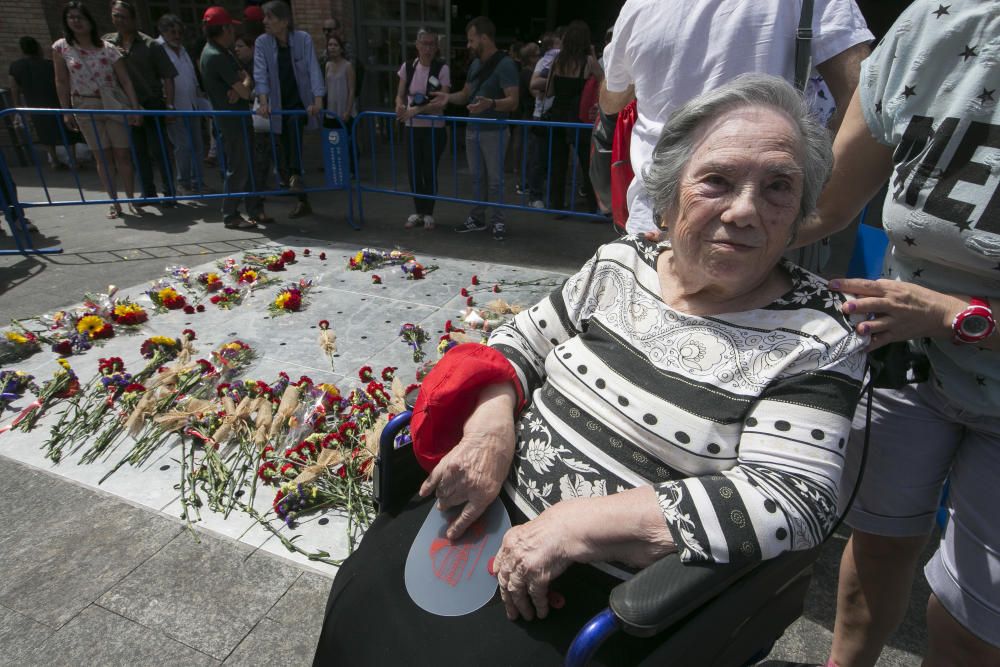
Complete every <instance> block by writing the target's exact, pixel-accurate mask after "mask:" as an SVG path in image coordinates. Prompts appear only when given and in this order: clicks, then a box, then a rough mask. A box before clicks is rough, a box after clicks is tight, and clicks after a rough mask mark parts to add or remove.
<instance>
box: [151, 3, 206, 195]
mask: <svg viewBox="0 0 1000 667" xmlns="http://www.w3.org/2000/svg"><path fill="white" fill-rule="evenodd" d="M156 27H157V29H158V30H159V31H160V36H159V37H158V38H157V39H156V41H157V42H159V43H160V44H162V45H163V50H164V51H166V52H167V55H168V56H169V57H170V62H172V63H173V64H174V69H176V70H177V76H176V77H174V104H173V108H174V109H177V110H179V111H193V110H197V109H198V98H199V97H202V94H201V91H200V90H199V87H198V75H197V74H196V73H195V69H194V63H193V62H192V61H191V56H189V55H188V52H187V49H185V48H184V44H183V41H182V39H183V36H184V24H183V23H181V20H180V18H179V17H178V16H176V15H174V14H164V15H163V16H161V17H160V20H159V21H157V23H156ZM167 137H168V138H169V139H170V144H171V145H172V146H173V148H174V161H175V162H176V163H177V190H178V194H181V195H190V194H195V193H198V192H201V190H202V177H201V156H202V155H204V152H205V150H204V144H203V142H202V138H201V122H200V119H199V118H193V117H185V118H168V119H167Z"/></svg>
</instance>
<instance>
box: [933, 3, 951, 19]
mask: <svg viewBox="0 0 1000 667" xmlns="http://www.w3.org/2000/svg"><path fill="white" fill-rule="evenodd" d="M949 9H951V5H938V8H937V9H935V10H934V11H933V12H931V14H936V15H937V18H941V17H942V16H944V15H945V14H949V15H950V13H951V12H949V11H948V10H949Z"/></svg>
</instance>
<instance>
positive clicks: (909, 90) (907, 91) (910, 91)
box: [903, 86, 917, 99]
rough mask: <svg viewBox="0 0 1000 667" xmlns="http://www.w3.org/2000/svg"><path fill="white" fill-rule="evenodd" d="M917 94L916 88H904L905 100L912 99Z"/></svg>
mask: <svg viewBox="0 0 1000 667" xmlns="http://www.w3.org/2000/svg"><path fill="white" fill-rule="evenodd" d="M916 94H917V87H916V86H903V99H906V98H908V97H910V96H911V95H916Z"/></svg>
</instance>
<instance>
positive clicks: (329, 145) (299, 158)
mask: <svg viewBox="0 0 1000 667" xmlns="http://www.w3.org/2000/svg"><path fill="white" fill-rule="evenodd" d="M11 114H17V115H19V116H20V118H21V121H22V123H23V125H24V127H25V128H28V127H29V125H28V119H29V118H30V117H31V116H32V115H55V116H56V117H57V120H58V126H59V132H60V137H61V138H62V142H63V144H62V145H63V147H64V149H65V150H66V153H67V158H68V161H69V166H70V171H71V173H72V175H73V180H74V183H75V188H76V191H77V193H78V198H64V199H53V196H52V193H51V192H50V190H49V180H50V179H47V178H46V174H45V171H44V170H43V168H42V165H41V164H40V163H39V159H38V154H37V152H36V151H35V146H34V143H33V141H32V139H31V132H30V131H28V132H26V133H25V134H26V136H27V143H28V146H27V147H28V152H29V155H30V156H31V160H32V165H33V166H34V172H35V175H36V176H37V178H38V184H39V185H40V186H41V188H42V191H43V193H44V199H41V200H37V201H25V200H22V199H21V198H19V197H18V194H17V188H16V186H15V184H14V179H13V178H12V176H11V170H10V169H9V168H8V165H7V162H6V160H5V159H4V157H3V155H2V154H0V206H2V208H3V214H4V217H5V218H6V219H7V223H8V226H9V227H10V229H11V231H12V232H13V239H14V244H15V246H16V250H0V255H11V254H29V253H35V254H52V253H58V252H62V249H61V248H58V247H56V248H45V249H36V248H35V246H34V243H33V241H32V239H31V236H30V234H29V233H28V230H27V227H26V225H25V223H24V211H25V209H28V208H33V207H34V208H38V207H46V206H78V205H80V204H140V205H145V204H151V203H166V202H177V201H198V200H210V199H226V198H230V197H232V198H243V197H247V196H249V197H255V196H275V195H297V194H300V193H309V192H328V191H339V190H344V191H347V192H348V198H347V200H348V213H347V222H348V224H350V225H351V227H353V228H354V229H360V227H359V226H358V225H356V224H355V222H354V196H353V193H352V192H350V191H351V188H352V184H351V181H350V178H349V177H344V174H345V172H346V171H347V170H346V169H344V168H343V163H346V162H347V161H348V160H349V158H350V156H349V154H348V152H347V149H346V146H342V145H341V144H342V143H346V132H345V131H344V130H327V129H324V130H323V131H322V134H323V136H324V137H325V138H326V142H324V143H323V155H324V161H323V164H324V169H325V170H326V171H327V172H331V171H336V172H337V173H327V174H326V178H325V180H324V182H323V185H322V186H319V187H303V188H301V189H297V190H295V191H292V190H288V189H281V188H261V187H259V186H258V184H257V182H256V174H255V173H254V172H255V170H254V160H255V155H254V151H253V145H254V144H253V141H252V140H251V136H252V129H248V125H250V126H252V117H253V113H252V112H251V111H166V110H104V109H30V108H11V109H4V110H3V111H0V122H3V119H4V117H5V116H9V115H11ZM274 114H276V115H283V116H296V115H297V116H305V115H306V112H305V111H303V110H297V111H275V112H274ZM65 115H72V116H74V117H75V118H78V119H79V121H78V122H80V123H88V122H89V128H88V129H89V130H92V131H93V136H94V138H95V140H96V143H97V146H92V147H90V148H91V152H92V153H93V155H94V159H95V161H97V160H100V165H101V167H102V171H103V173H105V174H108V175H109V176H108V178H109V179H110V178H112V177H113V175H114V171H113V170H111V169H109V167H110V166H111V164H112V160H113V157H112V156H111V155H109V151H108V150H105V148H106V147H105V146H103V145H102V144H101V138H100V137H101V134H100V131H99V129H98V126H97V120H98V119H99V118H100V117H102V116H118V117H122V118H123V120H125V121H126V122H125V127H126V129H127V131H128V139H129V149H128V150H129V153H130V155H131V160H132V164H131V167H132V169H133V181H132V185H133V191H135V190H136V187H138V189H139V190H141V189H142V183H141V178H140V177H139V176H138V174H137V173H136V172H137V171H138V169H137V167H138V164H139V158H140V156H139V155H137V153H136V144H135V139H134V137H133V132H134V131H135V129H136V128H134V127H133V126H132V125H130V124H129V123H128V121H129V120H130V117H139V118H144V117H148V118H149V119H152V122H154V123H155V127H156V138H157V143H158V146H156V147H154V148H153V150H154V151H156V153H157V158H158V159H159V160H160V161H161V164H162V165H167V166H169V168H166V169H163V170H162V171H163V176H164V178H165V180H166V183H165V184H164V185H165V186H166V188H165V189H166V190H167V193H166V194H164V196H157V197H142V196H140V197H136V196H131V197H128V196H125V197H121V196H118V188H117V182H116V183H115V185H114V187H111V188H109V189H110V190H111V193H110V194H109V195H108V196H107V197H95V198H88V197H87V195H86V194H85V193H84V186H83V184H82V183H81V182H80V173H79V164H78V163H77V160H76V155H75V150H74V149H73V147H72V146H71V145H70V144H69V141H68V133H67V131H66V124H65V122H64V118H63V117H64V116H65ZM323 115H324V116H325V117H331V118H334V119H337V120H338V121H339V120H340V119H339V118H338V117H337V116H336V114H333V113H331V112H327V111H324V112H323ZM226 117H229V118H233V117H235V118H240V119H241V125H242V129H243V143H244V147H245V150H246V156H244V158H245V159H246V160H247V161H248V167H247V168H248V170H249V177H250V179H249V180H250V190H228V182H227V173H228V172H227V170H226V161H227V159H229V160H231V159H233V158H232V156H226V155H225V154H224V151H223V149H222V141H221V137H219V135H220V132H219V128H218V124H217V123H214V124H213V126H214V128H215V132H216V136H217V137H219V140H218V144H217V145H218V146H219V154H220V157H221V159H220V164H221V165H222V169H221V172H222V174H221V177H222V183H223V187H224V190H226V191H224V192H221V193H212V194H204V193H199V194H184V195H178V194H177V189H176V186H177V183H176V173H175V171H174V166H173V163H172V161H171V159H170V155H171V153H172V149H171V146H170V143H169V141H168V139H167V137H166V133H165V132H164V131H163V124H162V123H161V120H162V121H165V122H167V123H169V122H178V121H179V122H184V123H185V124H186V125H187V135H188V142H189V144H188V148H189V149H190V150H191V152H192V153H194V152H196V151H195V145H196V142H195V140H194V135H193V131H197V128H196V129H195V130H192V127H191V126H192V125H193V124H194V123H193V122H192V121H191V120H190V119H192V118H197V119H202V118H212V119H216V120H218V119H222V118H226ZM169 119H174V120H173V121H171V120H169ZM146 122H149V120H148V119H147V120H146ZM294 125H295V127H296V142H295V143H296V147H295V149H294V155H295V158H296V160H295V161H296V162H297V163H298V169H299V171H300V173H301V174H305V173H306V169H305V164H304V160H303V152H304V151H303V149H302V147H301V140H302V137H301V135H300V134H299V133H298V124H297V123H296V124H294ZM268 134H269V136H270V148H271V155H270V175H273V176H274V177H275V183H280V178H279V176H278V162H279V152H278V151H279V149H278V145H277V143H276V142H275V137H274V134H272V133H270V132H268ZM334 134H337V136H338V137H339V136H341V135H343V137H344V139H345V141H343V142H341V141H340V140H339V139H336V140H335V139H334V138H333V136H332V135H334ZM111 148H113V147H111ZM338 154H339V157H338ZM142 158H143V159H145V160H149V159H150V156H149V155H146V156H142ZM338 160H339V162H338ZM200 161H201V156H200V155H198V157H197V161H196V162H197V163H200ZM195 178H196V179H197V182H198V184H199V185H200V184H201V183H202V173H201V170H200V166H199V167H198V168H196V173H195ZM115 181H117V178H115ZM99 187H101V188H103V187H104V184H103V183H101V184H99Z"/></svg>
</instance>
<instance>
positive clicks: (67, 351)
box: [52, 340, 73, 357]
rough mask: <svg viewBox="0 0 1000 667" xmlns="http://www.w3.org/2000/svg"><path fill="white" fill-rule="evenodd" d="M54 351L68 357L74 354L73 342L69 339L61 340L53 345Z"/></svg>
mask: <svg viewBox="0 0 1000 667" xmlns="http://www.w3.org/2000/svg"><path fill="white" fill-rule="evenodd" d="M52 351H53V352H55V353H56V354H58V355H59V356H62V357H68V356H70V355H71V354H73V344H72V343H70V342H69V341H68V340H61V341H59V342H58V343H56V344H55V345H53V346H52Z"/></svg>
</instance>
